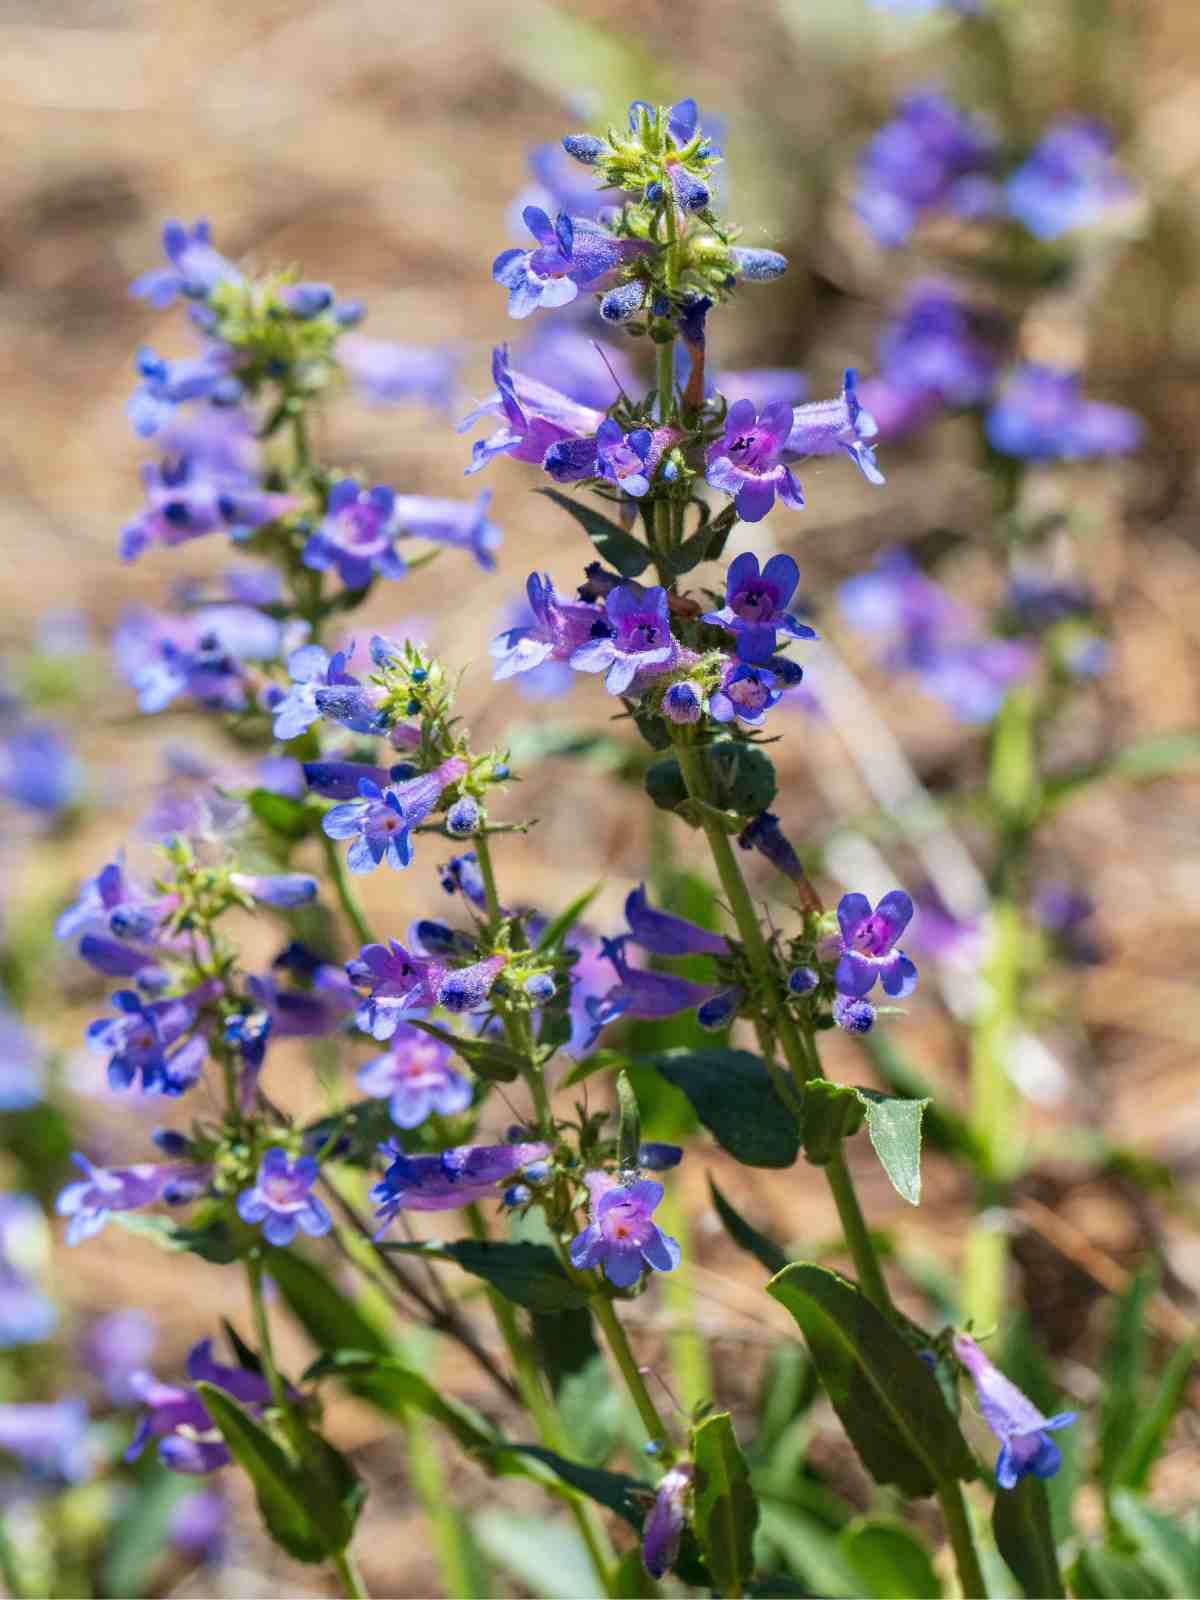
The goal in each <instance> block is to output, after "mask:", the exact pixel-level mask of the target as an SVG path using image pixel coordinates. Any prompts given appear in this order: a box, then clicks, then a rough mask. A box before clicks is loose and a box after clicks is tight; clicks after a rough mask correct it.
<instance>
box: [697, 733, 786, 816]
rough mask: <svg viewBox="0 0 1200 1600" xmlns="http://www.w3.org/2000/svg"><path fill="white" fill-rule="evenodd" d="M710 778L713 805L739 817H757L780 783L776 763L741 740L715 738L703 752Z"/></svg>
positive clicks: (767, 805) (754, 746) (766, 807)
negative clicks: (732, 812)
mask: <svg viewBox="0 0 1200 1600" xmlns="http://www.w3.org/2000/svg"><path fill="white" fill-rule="evenodd" d="M704 760H705V764H706V766H707V767H708V770H709V774H710V775H711V778H712V785H713V792H712V801H713V804H714V805H715V806H716V807H717V809H718V810H720V811H735V812H736V813H737V815H738V816H739V817H756V816H757V815H758V814H759V812H760V811H766V810H767V809H768V807H769V806H770V804H771V802H772V800H774V798H775V795H776V792H777V790H778V787H779V784H778V780H777V778H776V776H775V763H774V762H773V761H772V760H771V758H770V756H768V755H767V754H766V753H765V752H764V751H762V750H760V749H759V748H758V746H757V745H753V744H747V743H746V741H745V740H744V739H717V740H716V741H715V742H714V743H713V744H710V745H709V747H708V749H707V750H706V751H705V752H704Z"/></svg>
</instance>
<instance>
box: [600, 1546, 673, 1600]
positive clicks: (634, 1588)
mask: <svg viewBox="0 0 1200 1600" xmlns="http://www.w3.org/2000/svg"><path fill="white" fill-rule="evenodd" d="M608 1582H609V1588H610V1590H611V1592H612V1596H613V1600H658V1596H659V1595H661V1594H662V1590H661V1589H660V1588H659V1587H658V1585H657V1584H656V1583H655V1581H654V1579H653V1578H652V1577H651V1576H650V1575H649V1573H648V1572H647V1571H646V1567H645V1563H644V1562H643V1560H642V1552H641V1549H640V1547H639V1546H637V1545H634V1547H633V1549H632V1550H626V1552H625V1554H624V1555H623V1556H622V1557H621V1559H620V1560H619V1561H618V1562H617V1564H616V1566H615V1567H613V1569H612V1571H611V1572H610V1573H609V1575H608Z"/></svg>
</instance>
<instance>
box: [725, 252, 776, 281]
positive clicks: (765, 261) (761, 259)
mask: <svg viewBox="0 0 1200 1600" xmlns="http://www.w3.org/2000/svg"><path fill="white" fill-rule="evenodd" d="M730 254H731V255H732V256H733V260H734V265H735V267H736V269H737V275H738V277H739V278H745V279H746V281H747V282H748V283H769V282H770V281H771V279H772V278H782V276H783V274H784V273H785V272H786V271H787V257H786V256H781V255H780V254H779V251H778V250H745V249H742V248H740V247H735V248H734V249H733V250H732V251H731V252H730Z"/></svg>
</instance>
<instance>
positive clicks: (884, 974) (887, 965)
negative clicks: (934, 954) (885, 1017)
mask: <svg viewBox="0 0 1200 1600" xmlns="http://www.w3.org/2000/svg"><path fill="white" fill-rule="evenodd" d="M912 914H913V903H912V901H911V900H910V899H909V897H908V896H907V895H906V894H905V893H904V891H903V890H902V889H893V890H892V892H891V893H890V894H885V895H884V897H883V899H882V900H881V901H880V902H879V904H878V906H877V907H876V908H875V910H874V911H872V909H871V902H870V901H869V900H868V899H867V897H866V895H865V894H846V895H843V896H842V898H841V900H840V901H839V902H838V909H837V916H838V924H839V926H840V928H841V944H840V950H841V953H840V955H839V957H838V964H837V969H836V972H835V974H834V981H835V983H836V984H837V989H838V993H839V994H842V995H845V996H846V997H847V998H849V999H856V1000H858V999H862V998H863V997H864V996H866V995H868V994H870V992H871V990H872V989H873V988H874V987H875V980H876V979H877V978H878V979H879V981H880V982H881V983H882V985H883V988H884V991H885V993H887V994H889V995H891V996H892V998H893V999H903V998H904V997H905V996H906V995H910V994H911V993H912V992H913V990H914V989H915V988H916V987H917V969H916V967H915V966H914V965H913V964H912V962H911V961H910V960H909V959H908V957H907V956H906V955H905V954H904V952H903V950H897V949H896V940H897V939H899V937H900V935H901V934H902V933H903V932H904V930H905V928H907V927H908V924H909V922H910V921H911V920H912Z"/></svg>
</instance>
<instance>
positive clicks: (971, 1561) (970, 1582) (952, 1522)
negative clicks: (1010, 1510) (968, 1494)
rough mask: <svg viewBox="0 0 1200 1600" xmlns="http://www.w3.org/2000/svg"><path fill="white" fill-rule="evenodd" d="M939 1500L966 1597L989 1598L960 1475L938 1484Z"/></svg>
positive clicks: (966, 1598)
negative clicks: (959, 1478)
mask: <svg viewBox="0 0 1200 1600" xmlns="http://www.w3.org/2000/svg"><path fill="white" fill-rule="evenodd" d="M1003 1492H1004V1491H1003V1490H1001V1493H1003ZM938 1499H939V1500H940V1501H941V1503H942V1515H943V1516H944V1517H945V1519H946V1532H947V1533H948V1534H949V1536H950V1547H951V1549H952V1550H953V1551H954V1564H955V1566H956V1567H957V1568H958V1582H959V1586H960V1588H961V1589H962V1592H963V1600H988V1592H987V1584H986V1583H985V1582H984V1578H983V1568H982V1567H981V1566H980V1565H979V1553H978V1551H977V1550H976V1549H975V1535H974V1533H973V1532H972V1531H971V1518H970V1514H969V1513H968V1511H967V1503H966V1501H965V1500H964V1499H963V1492H962V1488H961V1487H960V1485H959V1482H958V1479H957V1478H947V1479H945V1480H944V1481H943V1482H941V1483H940V1484H939V1485H938Z"/></svg>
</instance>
